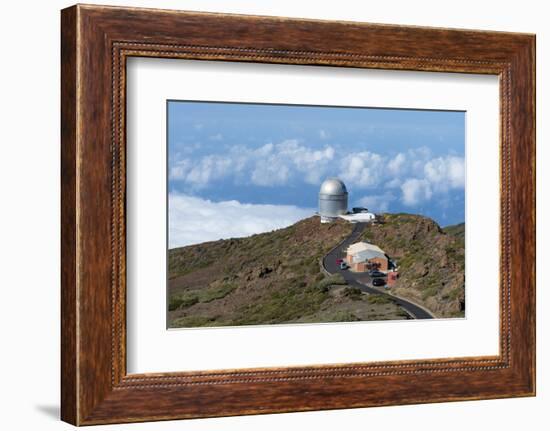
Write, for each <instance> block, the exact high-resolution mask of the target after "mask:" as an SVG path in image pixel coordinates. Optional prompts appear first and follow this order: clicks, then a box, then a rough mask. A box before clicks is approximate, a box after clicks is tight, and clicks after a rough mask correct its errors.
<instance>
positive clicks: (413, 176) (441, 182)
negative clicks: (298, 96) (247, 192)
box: [170, 139, 465, 210]
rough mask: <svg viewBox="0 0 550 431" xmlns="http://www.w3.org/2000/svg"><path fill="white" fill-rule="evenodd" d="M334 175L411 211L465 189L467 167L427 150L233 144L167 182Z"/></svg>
mask: <svg viewBox="0 0 550 431" xmlns="http://www.w3.org/2000/svg"><path fill="white" fill-rule="evenodd" d="M332 175H338V176H339V177H340V178H342V180H344V182H345V183H346V184H347V186H348V188H349V189H350V190H354V191H356V192H357V191H359V193H361V194H365V191H369V190H370V191H372V193H373V196H379V195H381V192H380V189H383V190H387V191H392V190H394V191H396V193H395V196H397V195H400V200H401V202H402V203H403V204H405V205H408V206H414V205H416V204H417V203H420V202H425V201H427V200H430V199H432V198H433V197H434V196H437V197H438V199H443V198H444V197H445V195H446V194H448V192H449V190H455V189H463V188H464V182H465V165H464V158H463V157H458V156H454V155H448V156H438V157H434V156H433V155H432V152H431V151H430V149H429V148H427V147H419V148H413V149H410V150H407V151H404V152H401V153H397V154H393V155H391V156H390V155H383V154H379V153H375V152H371V151H359V152H357V151H356V152H347V151H346V148H345V147H344V148H337V147H334V146H331V145H325V146H324V147H323V148H315V147H312V146H308V145H307V144H305V143H303V142H301V141H299V140H297V139H287V140H284V141H282V142H279V143H271V142H270V143H266V144H264V145H263V146H261V147H259V148H249V147H247V146H246V145H235V146H233V147H231V148H230V149H229V151H227V152H225V153H224V154H221V155H219V154H211V155H205V156H203V157H200V158H198V159H191V158H183V159H181V160H179V161H177V162H176V163H173V164H172V166H171V169H170V179H172V180H179V181H183V182H184V183H186V185H187V186H188V187H189V190H200V189H201V188H204V187H207V186H209V185H211V184H212V183H214V182H216V181H232V182H234V183H236V184H253V185H256V186H262V187H278V186H285V185H289V184H299V183H307V184H311V185H319V184H320V183H321V182H322V181H323V179H324V178H325V177H327V176H332ZM373 199H374V198H373ZM396 199H397V197H396ZM381 210H383V208H381Z"/></svg>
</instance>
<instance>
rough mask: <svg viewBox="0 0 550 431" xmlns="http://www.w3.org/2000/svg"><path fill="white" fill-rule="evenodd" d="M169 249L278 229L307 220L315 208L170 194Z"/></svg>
mask: <svg viewBox="0 0 550 431" xmlns="http://www.w3.org/2000/svg"><path fill="white" fill-rule="evenodd" d="M168 205H169V247H170V248H174V247H181V246H184V245H190V244H198V243H201V242H206V241H216V240H218V239H222V238H236V237H245V236H249V235H253V234H255V233H261V232H269V231H271V230H274V229H280V228H283V227H286V226H290V225H291V224H294V223H296V222H297V221H298V220H301V219H304V218H306V217H310V216H312V215H313V214H314V212H315V209H307V208H299V207H296V206H292V205H258V204H244V203H240V202H238V201H235V200H232V201H222V202H212V201H210V200H205V199H201V198H198V197H193V196H188V195H183V194H178V193H170V194H169V195H168Z"/></svg>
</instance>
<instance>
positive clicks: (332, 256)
mask: <svg viewBox="0 0 550 431" xmlns="http://www.w3.org/2000/svg"><path fill="white" fill-rule="evenodd" d="M368 224H369V223H355V225H354V227H353V231H352V232H351V234H350V235H349V236H348V237H347V238H345V239H344V240H343V241H342V242H341V243H340V244H338V245H337V246H336V247H334V248H333V249H332V250H331V251H329V252H328V253H327V254H326V255H325V257H324V258H323V267H324V268H325V270H326V271H327V272H328V273H330V274H338V273H340V274H342V276H343V277H344V279H345V280H346V282H347V283H348V284H349V285H350V286H354V287H357V288H359V289H361V290H362V291H363V292H365V293H368V294H375V295H384V296H387V297H389V298H391V299H392V300H393V301H394V302H395V303H396V304H397V305H399V306H400V307H401V308H403V309H404V310H405V311H406V312H407V313H409V315H411V316H412V317H413V318H415V319H433V317H434V316H432V315H431V314H430V313H429V312H428V311H426V310H425V309H423V308H422V307H419V306H418V305H416V304H413V303H412V302H409V301H407V300H405V299H403V298H400V297H397V296H395V295H389V294H387V293H384V292H381V291H380V290H378V289H376V288H374V287H371V286H368V285H367V284H366V283H369V282H370V277H369V276H368V275H367V274H364V273H356V272H352V271H349V270H342V269H340V265H339V264H337V263H336V260H337V259H342V258H344V257H345V250H346V248H347V247H348V246H349V245H351V244H353V243H354V242H357V241H358V239H359V237H360V236H361V234H362V233H363V231H364V230H365V228H366V227H367V225H368Z"/></svg>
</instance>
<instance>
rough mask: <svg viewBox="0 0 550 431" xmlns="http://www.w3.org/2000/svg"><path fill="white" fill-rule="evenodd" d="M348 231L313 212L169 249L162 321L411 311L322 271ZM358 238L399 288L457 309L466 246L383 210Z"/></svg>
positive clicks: (339, 317) (221, 322)
mask: <svg viewBox="0 0 550 431" xmlns="http://www.w3.org/2000/svg"><path fill="white" fill-rule="evenodd" d="M352 229H353V226H352V225H351V224H350V223H346V222H343V221H338V222H336V223H331V224H320V223H319V219H318V218H317V217H311V218H309V219H305V220H302V221H300V222H298V223H296V224H294V225H292V226H289V227H288V228H284V229H279V230H275V231H272V232H267V233H263V234H258V235H252V236H250V237H246V238H232V239H227V240H219V241H212V242H207V243H202V244H197V245H193V246H188V247H181V248H178V249H172V250H169V262H168V264H169V268H168V270H169V304H168V309H169V316H168V319H169V326H170V327H196V326H228V325H231V326H233V325H261V324H270V323H291V322H293V323H296V322H300V323H302V322H312V323H313V322H343V321H346V322H351V321H357V320H385V319H403V318H405V319H406V318H409V316H408V314H407V313H405V312H404V311H403V310H402V309H401V308H400V307H399V306H398V305H397V304H396V303H395V301H394V300H393V299H392V298H391V297H390V296H387V295H383V294H380V295H368V296H367V295H364V294H363V293H362V292H361V290H360V289H357V288H356V287H352V286H348V285H347V283H346V281H345V279H344V278H343V277H342V275H340V274H337V275H332V276H326V275H324V273H323V272H322V270H321V268H320V261H321V259H322V257H323V256H324V255H325V254H326V253H327V252H328V251H329V250H330V249H332V248H333V247H334V246H335V245H336V244H338V243H339V242H340V241H341V240H342V239H343V238H345V237H346V236H348V235H349V234H350V233H351V231H352ZM360 239H368V240H369V241H370V242H372V243H374V244H376V245H378V246H380V247H381V248H382V249H383V250H385V251H386V253H387V254H388V255H389V256H390V257H391V258H392V260H394V261H396V262H397V265H398V266H399V271H400V278H399V279H398V281H397V284H396V286H394V287H392V291H393V292H395V293H396V294H397V295H400V296H404V297H407V295H410V298H411V300H413V301H417V302H418V303H423V301H430V302H429V304H431V305H428V304H426V303H423V304H422V305H425V306H426V307H427V308H428V309H430V310H432V308H431V307H432V306H433V304H436V306H439V305H440V304H441V305H442V307H443V308H442V311H441V313H440V315H441V316H448V315H451V314H452V313H454V312H456V311H459V310H457V307H459V306H460V304H461V303H462V305H463V301H464V299H463V290H464V289H463V286H464V279H463V277H464V276H463V261H464V248H463V245H462V246H461V243H460V240H459V239H458V238H457V237H455V236H453V235H451V234H448V233H446V232H445V231H443V230H442V229H441V228H440V227H439V226H438V225H437V224H436V223H435V222H433V220H431V219H429V218H426V217H421V216H416V215H412V214H385V215H384V220H383V222H382V223H379V224H373V225H370V226H369V227H368V228H367V229H366V230H365V232H364V233H363V237H362V238H360ZM458 281H460V283H458ZM445 307H447V308H445ZM453 307H454V308H453ZM438 312H439V311H438Z"/></svg>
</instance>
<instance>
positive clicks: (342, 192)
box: [319, 178, 348, 223]
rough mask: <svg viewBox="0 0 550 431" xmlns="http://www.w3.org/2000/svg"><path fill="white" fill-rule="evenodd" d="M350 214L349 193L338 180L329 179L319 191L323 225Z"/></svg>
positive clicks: (320, 214)
mask: <svg viewBox="0 0 550 431" xmlns="http://www.w3.org/2000/svg"><path fill="white" fill-rule="evenodd" d="M347 212H348V191H347V189H346V185H345V184H344V182H343V181H342V180H340V179H338V178H327V179H326V180H325V181H323V184H321V190H319V216H321V223H331V222H333V221H334V220H336V219H337V218H339V217H340V216H341V215H343V214H347Z"/></svg>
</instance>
